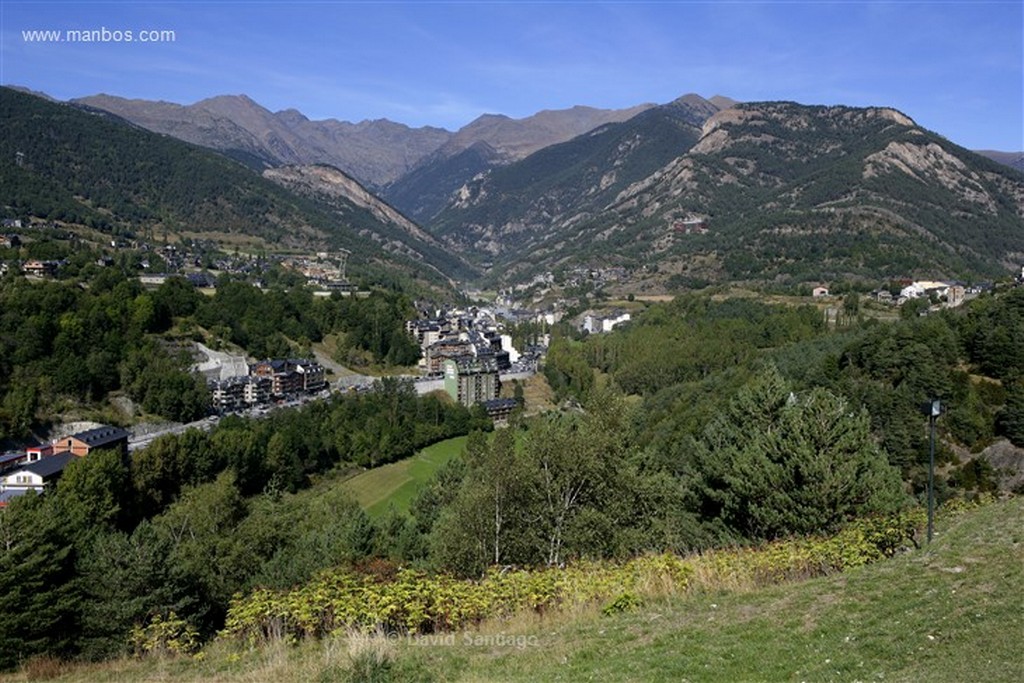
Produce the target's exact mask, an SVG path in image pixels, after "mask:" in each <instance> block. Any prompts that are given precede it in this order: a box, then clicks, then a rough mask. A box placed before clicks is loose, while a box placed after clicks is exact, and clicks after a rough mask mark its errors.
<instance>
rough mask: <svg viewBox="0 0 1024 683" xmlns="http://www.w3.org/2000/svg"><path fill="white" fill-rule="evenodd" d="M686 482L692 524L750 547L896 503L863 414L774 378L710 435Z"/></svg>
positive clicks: (748, 390) (896, 491)
mask: <svg viewBox="0 0 1024 683" xmlns="http://www.w3.org/2000/svg"><path fill="white" fill-rule="evenodd" d="M688 474H689V476H690V487H691V494H692V496H693V498H692V501H693V503H694V504H695V505H696V510H697V511H698V512H699V514H701V515H702V516H703V517H704V519H705V520H708V521H709V522H712V523H716V521H717V522H720V523H721V524H723V525H724V526H725V528H726V529H728V530H729V531H731V532H733V533H736V534H739V535H741V536H743V537H747V538H777V537H780V536H785V535H788V534H793V533H800V534H804V533H814V532H822V531H827V530H831V529H834V528H835V527H836V526H837V525H839V524H840V523H842V522H843V521H846V520H848V519H850V518H852V517H855V516H857V515H861V514H869V513H873V512H885V511H889V510H892V509H895V508H897V507H899V506H900V505H901V504H902V503H903V498H902V491H901V484H900V480H899V475H898V472H897V471H896V470H895V469H894V468H892V467H890V466H889V465H888V464H887V459H886V457H885V455H884V454H883V453H881V452H880V451H879V449H878V448H877V446H876V445H875V443H874V442H873V440H872V438H871V433H870V424H869V420H868V417H867V414H866V413H865V412H864V411H860V412H856V411H853V410H851V409H850V407H849V405H848V404H847V402H846V401H845V400H844V399H843V398H841V397H839V396H836V395H835V394H833V393H831V392H829V391H827V390H825V389H814V390H812V391H810V392H809V393H807V394H805V395H801V396H796V395H795V394H792V393H791V392H790V391H789V387H788V386H787V385H786V383H785V381H784V380H783V379H782V377H781V376H780V375H779V374H778V371H776V370H775V369H774V368H769V369H768V370H766V371H764V372H763V373H761V374H760V375H759V376H757V377H756V378H755V379H754V380H753V381H752V382H751V383H750V384H749V385H747V386H746V387H744V389H743V390H741V391H740V392H739V394H738V395H737V396H736V397H735V399H734V400H733V401H732V402H731V403H730V405H729V406H728V409H727V410H725V411H724V412H723V413H722V414H721V415H719V416H718V417H717V418H716V419H714V420H713V421H712V422H711V423H710V424H709V425H708V426H707V428H706V429H705V431H704V433H703V434H702V435H701V437H700V438H699V439H698V440H697V441H696V442H695V444H694V447H693V451H692V454H691V459H690V471H689V473H688Z"/></svg>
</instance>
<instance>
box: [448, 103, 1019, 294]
mask: <svg viewBox="0 0 1024 683" xmlns="http://www.w3.org/2000/svg"><path fill="white" fill-rule="evenodd" d="M649 114H650V112H648V113H647V115H649ZM642 116H643V115H642ZM638 118H640V117H638ZM630 123H631V124H632V123H633V122H630ZM624 125H628V124H624ZM591 137H592V138H593V139H592V144H593V145H594V146H597V145H599V144H600V143H599V141H598V140H597V139H596V137H594V136H591ZM567 145H568V147H567V149H576V148H578V147H580V146H585V145H586V137H583V138H578V139H576V140H574V141H572V142H570V143H567ZM559 149H560V148H559ZM554 152H555V148H550V149H548V150H543V151H542V152H541V153H539V154H538V155H534V157H530V158H528V159H526V160H524V161H523V162H520V163H519V164H516V165H514V166H510V167H508V168H505V169H502V170H501V173H502V175H501V176H500V177H502V178H506V177H511V178H515V179H520V178H529V177H530V170H529V169H531V168H533V167H536V166H537V165H539V162H540V160H541V159H545V158H550V157H544V156H542V155H544V154H547V155H551V154H553V153H554ZM684 152H685V153H677V154H676V155H675V156H674V157H673V158H672V159H671V160H670V161H668V162H666V163H665V164H663V165H662V166H660V167H659V168H657V169H656V170H654V171H652V172H650V173H648V174H647V175H646V176H645V177H644V178H642V179H639V180H637V181H635V182H632V183H631V184H629V185H628V186H626V187H623V188H622V189H621V190H620V191H618V192H617V193H616V194H615V195H614V197H613V198H611V199H610V200H609V201H608V203H607V204H603V205H602V204H601V203H600V202H595V203H594V204H592V205H591V206H590V207H588V210H587V211H578V212H575V213H573V212H570V211H560V210H559V209H560V208H561V207H560V206H559V205H554V206H553V202H551V200H550V198H549V196H548V195H546V194H545V193H544V192H542V191H538V187H537V186H527V185H526V183H523V184H522V185H520V186H516V185H514V184H510V185H509V186H508V189H504V188H505V186H497V187H502V191H496V190H491V191H488V189H489V186H488V184H487V183H486V182H484V183H480V184H479V186H472V187H468V188H466V193H465V194H466V196H465V197H464V198H463V200H462V202H461V203H460V204H459V205H457V206H455V207H453V208H451V209H449V210H447V211H446V212H444V213H443V214H441V215H440V216H439V218H438V220H437V222H436V224H435V226H434V230H435V231H436V233H437V234H438V235H440V236H442V237H444V238H445V239H448V240H449V241H451V242H452V243H453V244H466V245H468V246H471V247H472V248H474V249H475V250H476V251H477V252H478V253H479V254H480V255H481V257H484V256H486V257H491V256H496V260H495V263H496V265H498V266H500V267H501V268H500V272H501V273H503V274H504V273H508V272H510V270H512V272H515V269H514V267H515V266H517V265H519V266H521V265H522V264H524V263H530V264H534V265H533V266H532V267H529V268H524V269H523V270H522V271H520V274H519V277H520V278H523V277H526V276H528V275H530V274H531V273H534V272H537V271H543V270H549V269H551V268H553V267H555V266H557V265H559V264H565V263H577V264H582V265H601V264H606V265H623V266H627V267H633V268H643V269H644V273H645V275H644V277H646V278H647V280H648V283H649V284H651V285H652V286H654V287H662V288H664V287H665V286H666V285H667V284H670V283H674V284H675V285H676V286H680V285H685V284H696V283H706V282H713V281H736V280H758V281H771V282H801V281H816V280H826V281H827V280H832V279H839V278H867V279H873V280H878V279H884V278H891V277H902V276H911V277H913V276H928V277H933V278H937V277H945V278H961V279H977V278H985V277H993V276H998V275H1000V274H1006V273H1007V269H1008V268H1013V267H1015V266H1019V263H1020V262H1021V261H1022V260H1024V176H1022V175H1021V174H1019V173H1016V172H1015V171H1014V170H1013V169H1011V168H1008V167H1006V166H1003V165H1000V164H997V163H995V162H993V161H991V160H989V159H986V158H983V157H981V156H979V155H977V154H974V153H973V152H970V151H968V150H965V149H963V148H961V147H958V146H957V145H955V144H953V143H951V142H950V141H948V140H946V139H944V138H942V137H940V136H938V135H936V134H935V133H932V132H930V131H927V130H924V129H922V128H921V127H919V126H917V125H916V124H915V123H914V122H913V121H912V120H911V119H910V118H908V117H907V116H905V115H903V114H901V113H899V112H896V111H894V110H891V109H879V108H869V109H858V108H851V107H823V106H805V105H800V104H794V103H787V102H773V103H751V104H740V105H737V106H736V107H733V108H730V109H726V110H724V111H721V112H719V113H717V114H715V115H714V116H712V117H711V118H710V119H709V120H708V121H707V123H706V124H705V125H704V127H703V129H702V131H701V132H700V133H699V140H698V141H697V142H696V144H694V145H693V146H692V148H687V149H685V150H684ZM616 170H617V169H616V167H615V166H614V164H609V165H605V166H599V167H598V168H596V169H593V172H592V176H593V177H597V178H600V177H603V174H607V173H611V172H615V171H616ZM494 175H495V177H498V176H497V174H494ZM617 177H618V175H617ZM546 178H547V182H548V183H552V184H555V182H556V181H554V180H552V174H551V173H548V174H546ZM492 186H493V184H492ZM527 187H528V189H527ZM597 187H598V188H599V187H600V185H598V186H597ZM616 189H618V188H616ZM572 190H573V196H575V197H580V196H582V195H585V194H587V193H588V192H590V193H592V194H594V195H595V196H598V197H602V198H603V197H606V196H607V195H602V194H601V193H600V192H599V191H597V190H593V189H592V187H587V186H586V185H583V184H579V183H575V184H573V185H572ZM538 198H539V199H538ZM493 216H497V219H495V218H492V217H493ZM687 219H691V220H692V219H701V220H703V221H704V225H703V228H706V233H705V232H704V231H703V230H694V231H692V232H691V231H688V230H686V229H685V228H684V227H683V226H682V225H681V222H682V221H686V220H687ZM524 235H529V238H528V239H527V238H524ZM503 254H504V255H503ZM496 270H498V269H497V268H496ZM673 276H675V278H674V279H673Z"/></svg>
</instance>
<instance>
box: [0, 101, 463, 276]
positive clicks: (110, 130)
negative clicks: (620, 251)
mask: <svg viewBox="0 0 1024 683" xmlns="http://www.w3.org/2000/svg"><path fill="white" fill-rule="evenodd" d="M265 173H266V175H267V177H264V176H263V175H261V174H260V173H256V172H253V170H251V169H249V168H246V167H245V166H242V165H239V164H238V163H235V161H232V160H231V159H228V158H225V157H224V156H222V155H221V154H218V153H216V152H214V151H211V150H208V149H206V148H204V147H200V146H197V145H193V144H189V143H186V142H182V141H180V140H177V139H175V138H173V137H170V136H168V135H158V134H156V133H153V132H150V131H148V130H145V129H143V128H140V127H139V126H136V125H133V124H130V123H129V122H127V121H125V120H124V119H121V118H119V117H117V116H114V115H112V114H109V113H106V112H103V111H101V110H99V109H96V108H91V107H89V108H83V107H81V106H79V105H73V104H66V103H59V102H54V101H49V100H46V99H44V98H40V97H37V96H34V95H30V94H26V93H23V92H19V91H16V90H13V89H10V88H0V209H2V211H3V213H4V215H12V216H16V217H27V216H31V217H37V218H44V219H49V220H51V221H57V222H61V223H64V224H68V225H80V226H84V227H86V228H89V229H91V230H94V231H98V232H100V233H103V234H107V235H113V236H119V237H120V236H124V237H133V236H142V235H158V236H159V235H162V236H163V237H164V238H165V239H166V238H168V237H172V236H173V237H177V238H191V239H210V240H216V241H219V242H221V243H222V244H225V245H229V244H233V245H235V246H238V245H247V246H249V247H251V248H255V249H265V248H267V247H269V248H271V249H276V250H290V249H295V250H304V251H311V250H322V249H347V250H349V251H351V252H352V254H353V256H354V258H351V259H350V264H351V266H352V267H351V268H350V271H351V272H352V273H353V274H354V275H356V276H360V275H368V276H369V274H370V273H378V274H379V273H380V272H381V270H382V269H383V270H384V271H386V272H388V273H391V274H392V276H395V277H402V278H406V279H414V280H420V281H422V282H425V283H429V284H430V285H432V286H437V287H445V288H447V287H449V286H450V281H449V277H451V276H454V277H467V276H469V275H472V274H473V272H475V271H473V270H472V269H471V268H470V267H469V266H467V264H466V263H465V262H464V261H463V260H462V259H461V258H460V257H459V256H458V255H456V254H453V253H452V252H451V250H449V249H447V248H444V247H442V246H441V245H440V244H439V243H438V242H437V240H435V239H434V238H432V237H431V236H429V235H427V234H426V233H424V232H423V231H422V230H421V229H420V228H419V227H418V226H416V225H415V224H413V223H411V222H409V221H408V220H407V219H405V218H404V217H403V216H401V215H400V214H398V213H397V212H396V211H394V209H392V208H391V207H390V206H388V205H386V204H384V203H383V202H382V201H380V200H379V199H377V198H376V197H375V196H374V195H372V194H370V193H369V192H367V191H366V190H365V189H364V188H362V186H361V185H360V184H359V183H358V182H356V181H355V180H353V179H352V178H350V177H348V176H346V175H345V174H343V173H342V172H341V171H338V170H337V169H334V168H330V169H326V170H324V171H323V172H322V173H319V174H318V173H317V172H316V171H315V169H307V170H304V171H300V170H295V169H293V170H288V169H284V168H275V169H267V170H266V171H265ZM330 188H333V191H332V190H331V189H330Z"/></svg>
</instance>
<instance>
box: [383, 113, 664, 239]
mask: <svg viewBox="0 0 1024 683" xmlns="http://www.w3.org/2000/svg"><path fill="white" fill-rule="evenodd" d="M654 106H655V105H653V104H640V105H637V106H635V107H629V108H627V109H594V108H593V107H582V106H576V107H572V108H570V109H559V110H545V111H541V112H538V113H536V114H534V115H533V116H527V117H526V118H522V119H512V118H509V117H508V116H503V115H500V114H485V115H483V116H481V117H479V118H478V119H476V120H475V121H473V122H471V123H470V124H468V125H466V126H465V127H463V128H461V129H460V130H459V131H458V132H457V133H455V134H454V135H453V136H452V137H451V139H450V140H448V142H446V143H445V144H444V145H442V146H441V148H440V149H438V150H437V151H436V152H434V153H433V154H431V155H430V156H428V157H426V158H424V159H423V160H421V161H420V162H419V163H418V164H417V165H416V167H415V168H414V169H413V170H411V171H410V172H409V173H407V174H406V175H404V176H402V177H401V178H399V179H398V180H396V181H395V182H394V183H392V184H391V185H389V186H387V187H385V188H383V190H382V192H383V196H384V198H385V199H387V200H388V201H389V202H390V203H392V204H394V205H395V206H397V207H398V208H400V209H401V210H402V211H403V212H405V213H406V214H408V215H409V216H411V217H412V218H414V219H415V220H417V221H419V222H421V223H425V222H428V221H430V220H432V219H433V217H434V216H435V215H437V213H438V212H440V211H441V209H443V208H444V206H445V204H446V203H447V202H448V201H449V199H450V198H451V195H452V193H453V192H455V191H456V190H458V189H459V188H460V187H461V186H462V185H464V184H465V183H467V182H469V181H470V180H471V179H472V178H473V177H474V176H476V175H478V174H480V173H483V172H484V171H486V170H488V169H491V168H496V167H498V166H503V165H506V164H510V163H513V162H515V161H518V160H520V159H524V158H525V157H527V156H529V155H531V154H533V153H534V152H536V151H538V150H541V149H544V148H545V147H549V146H551V145H555V144H558V143H561V142H566V141H568V140H571V139H572V138H574V137H576V136H578V135H582V134H583V133H587V132H589V131H591V130H594V129H595V128H599V127H601V126H603V125H607V124H609V123H617V122H621V121H626V120H629V119H631V118H633V117H634V116H636V115H637V114H639V113H642V112H644V111H647V110H648V109H651V108H652V107H654Z"/></svg>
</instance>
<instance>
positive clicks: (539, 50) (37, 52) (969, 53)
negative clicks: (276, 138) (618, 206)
mask: <svg viewBox="0 0 1024 683" xmlns="http://www.w3.org/2000/svg"><path fill="white" fill-rule="evenodd" d="M69 30H70V31H96V32H97V35H98V37H99V38H100V39H101V40H100V42H88V43H86V42H81V41H79V42H68V40H67V34H66V32H67V31H69ZM104 30H105V31H106V32H107V33H103V31H104ZM29 31H59V32H61V34H60V35H61V42H52V40H51V41H42V40H40V38H39V36H38V35H37V37H36V39H35V40H32V39H31V36H30V35H29V34H28V33H27V32H29ZM128 32H131V34H132V38H133V39H132V41H131V42H128V41H127V40H126V39H125V38H126V36H127V33H128ZM143 32H146V33H145V36H146V37H149V38H152V39H151V40H149V41H146V42H143V41H142V40H141V38H142V37H143ZM154 32H155V33H154ZM161 32H164V33H163V39H162V40H161ZM52 35H53V34H51V38H52ZM118 37H120V38H121V39H120V40H118ZM103 38H107V40H106V41H105V42H103ZM0 84H3V85H20V86H25V87H29V88H31V89H33V90H38V91H42V92H45V93H47V94H48V95H50V96H52V97H55V98H57V99H61V100H65V99H70V98H75V97H83V96H87V95H93V94H97V93H107V94H111V95H118V96H121V97H128V98H142V99H153V100H165V101H169V102H176V103H179V104H191V103H193V102H196V101H199V100H201V99H204V98H207V97H212V96H215V95H223V94H234V95H237V94H246V95H248V96H249V97H251V98H252V99H253V100H255V101H256V102H258V103H259V104H261V105H263V106H264V107H266V108H268V109H270V110H272V111H279V110H282V109H290V108H293V109H297V110H299V111H300V112H302V113H303V114H305V115H306V116H308V117H309V118H311V119H326V118H335V119H339V120H344V121H352V122H358V121H362V120H365V119H378V118H387V119H390V120H392V121H398V122H401V123H405V124H407V125H410V126H423V125H431V126H439V127H443V128H447V129H448V130H457V129H458V128H460V127H462V126H464V125H466V124H467V123H469V122H470V121H472V120H473V119H475V118H476V117H478V116H480V115H481V114H484V113H492V114H505V115H507V116H511V117H513V118H520V117H524V116H529V115H531V114H533V113H536V112H537V111H540V110H542V109H563V108H567V107H571V106H574V105H578V104H582V105H589V106H593V107H600V108H624V107H630V106H633V105H636V104H640V103H645V102H653V103H665V102H669V101H671V100H673V99H675V98H677V97H679V96H682V95H684V94H687V93H697V94H699V95H702V96H704V97H711V96H712V95H725V96H728V97H731V98H733V99H736V100H740V101H763V100H790V101H795V102H800V103H803V104H845V105H851V106H887V107H894V108H896V109H898V110H900V111H902V112H903V113H905V114H907V115H908V116H910V117H911V118H913V119H914V120H915V121H916V122H917V123H918V124H920V125H922V126H924V127H926V128H929V129H931V130H933V131H935V132H937V133H939V134H940V135H943V136H945V137H946V138H948V139H950V140H952V141H953V142H955V143H957V144H960V145H962V146H964V147H967V148H970V149H993V150H1002V151H1022V150H1024V0H971V1H969V2H959V1H946V2H943V1H931V2H917V1H914V0H903V1H898V2H872V1H870V0H860V1H851V2H843V1H833V0H818V1H816V2H805V1H801V0H763V1H749V0H731V1H730V0H725V1H718V2H706V1H688V0H661V1H648V2H627V1H618V2H584V1H576V0H573V1H562V2H556V1H545V0H534V1H529V0H528V1H526V2H522V1H520V2H493V1H492V2H487V1H485V0H476V1H453V0H449V1H430V0H425V1H420V2H411V1H402V0H396V1H392V2H373V1H369V0H364V1H354V0H349V1H345V0H320V1H316V2H301V1H300V2H284V1H273V2H270V1H266V2H261V1H255V2H253V1H249V2H237V1H231V0H221V1H219V2H210V1H203V0H196V1H190V0H177V1H170V2H168V1H163V2H160V1H155V2H148V1H142V2H117V1H109V0H108V1H106V2H66V1H65V2H60V1H53V0H50V1H47V0H31V2H29V1H19V0H0Z"/></svg>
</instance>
